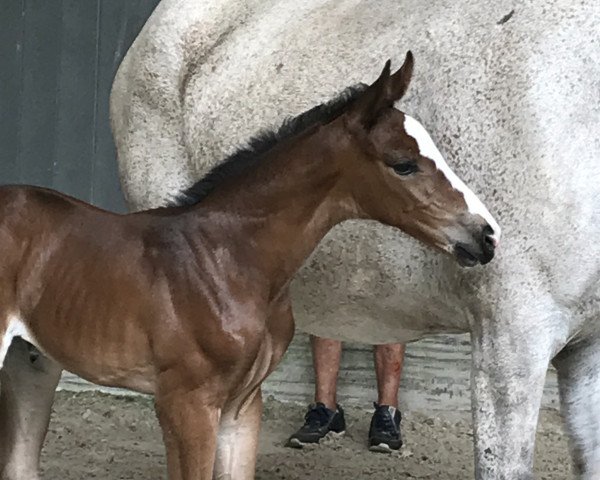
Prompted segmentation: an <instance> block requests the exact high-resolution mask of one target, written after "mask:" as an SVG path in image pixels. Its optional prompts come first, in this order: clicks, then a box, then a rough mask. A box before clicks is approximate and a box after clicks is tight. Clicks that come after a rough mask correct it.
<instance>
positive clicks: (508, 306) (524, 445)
mask: <svg viewBox="0 0 600 480" xmlns="http://www.w3.org/2000/svg"><path fill="white" fill-rule="evenodd" d="M242 3H243V6H241V5H240V2H237V1H225V0H223V1H216V2H195V1H191V0H188V1H185V0H179V1H176V0H163V2H162V3H161V5H159V7H158V9H157V11H156V12H155V13H154V15H153V17H152V18H151V20H150V21H149V22H148V24H147V25H146V27H145V29H144V31H143V32H142V34H141V35H140V36H139V37H138V39H137V40H136V42H135V44H134V45H133V47H132V48H131V49H130V51H129V53H128V55H127V57H126V59H125V61H124V62H123V64H122V66H121V68H120V71H119V73H118V76H117V79H116V82H115V85H114V89H113V97H112V112H113V127H114V131H115V135H116V140H117V146H118V151H119V164H120V169H121V178H122V182H123V186H124V190H125V193H126V196H127V198H128V201H129V203H130V205H131V206H132V207H133V208H142V207H148V206H153V205H159V204H162V203H163V202H164V199H165V198H168V197H169V195H171V194H173V192H176V191H177V190H178V189H179V188H181V187H184V186H187V185H189V184H191V183H193V182H194V180H196V179H197V178H198V177H200V176H201V175H202V174H203V173H204V172H206V171H207V170H208V168H209V167H210V166H211V165H212V164H213V163H214V162H215V161H216V160H217V159H219V158H222V157H223V155H224V154H225V153H227V152H230V151H231V150H232V149H234V148H236V146H237V145H239V144H240V143H242V142H243V141H244V140H245V139H247V138H248V137H249V136H251V135H252V133H253V132H254V131H255V130H256V128H257V127H260V126H269V125H272V124H274V123H277V122H279V121H280V120H281V119H282V118H283V116H284V115H289V114H295V113H299V112H301V111H303V110H304V109H306V108H308V107H310V106H312V105H314V104H315V103H316V102H318V101H322V100H325V99H327V98H328V97H330V96H331V95H332V94H333V93H334V92H336V91H337V90H339V89H341V88H342V87H344V86H347V85H348V84H350V83H354V82H358V81H365V80H366V79H369V78H371V77H372V76H373V75H374V74H375V72H376V71H377V68H378V65H379V64H380V62H381V60H382V59H384V58H387V57H392V58H397V57H398V56H399V55H401V52H403V51H404V49H406V48H412V49H414V51H415V55H416V61H417V68H416V73H415V81H414V82H413V85H412V87H413V89H412V91H411V92H409V96H408V98H407V102H405V103H403V105H402V107H403V108H404V109H406V110H408V111H410V112H412V113H414V114H416V115H418V116H419V117H420V119H421V120H422V121H423V123H424V125H425V126H426V127H427V128H428V129H429V131H430V132H431V133H432V135H433V136H434V138H435V140H436V142H437V143H438V145H439V146H440V147H441V150H442V151H443V153H445V155H446V156H447V157H448V159H449V162H450V163H451V164H452V166H453V167H455V168H456V169H457V171H458V172H459V174H460V175H461V176H462V177H463V178H464V179H465V181H466V183H467V184H468V185H470V186H471V187H473V189H474V190H475V192H476V193H478V194H480V195H481V197H482V199H483V200H484V202H485V203H486V204H487V206H488V207H489V209H490V211H491V212H492V213H493V214H494V215H496V217H497V218H499V222H500V224H501V226H502V227H503V231H504V234H503V242H502V245H501V247H500V249H499V251H498V255H497V258H496V259H495V260H494V262H492V264H490V265H489V266H488V267H486V268H479V269H477V270H475V271H473V270H461V269H460V268H459V267H457V266H456V265H455V264H454V263H453V262H452V260H450V259H447V258H445V257H443V256H442V255H438V254H435V253H433V252H431V251H428V250H426V249H424V248H422V247H420V246H419V245H417V244H416V243H415V242H413V241H411V240H410V239H408V238H407V237H406V236H402V235H399V234H398V233H397V232H394V231H392V230H391V229H386V228H382V227H379V226H370V225H365V224H359V223H347V224H344V225H342V226H341V227H339V228H337V229H335V230H334V231H333V232H331V233H330V235H329V236H328V237H327V238H326V240H325V241H324V242H323V243H322V245H321V247H320V248H319V250H318V251H317V252H316V253H315V255H314V256H313V257H312V259H311V261H310V262H309V263H308V265H306V266H305V268H304V269H303V270H302V272H301V274H300V276H299V278H298V279H297V280H296V282H295V284H294V286H293V292H294V307H295V316H296V318H297V324H298V326H299V328H300V329H301V330H304V331H306V332H310V333H315V334H318V335H322V336H326V337H335V338H340V339H345V340H359V341H363V342H364V341H370V342H373V343H378V342H390V341H402V342H405V341H410V340H414V339H417V338H420V337H422V336H423V335H426V334H429V333H434V332H471V336H472V353H473V368H472V381H473V412H474V426H475V435H476V437H475V443H476V476H477V478H480V479H484V478H485V479H492V478H494V479H500V478H502V479H525V478H531V476H532V457H533V441H534V432H535V425H536V422H537V417H538V410H539V405H540V399H541V395H542V389H543V384H544V378H545V374H546V370H547V368H548V365H549V363H550V362H551V361H552V360H553V359H554V360H555V365H556V366H557V368H558V375H559V381H560V391H561V394H562V402H563V409H564V412H565V414H566V417H567V420H568V425H569V429H570V431H571V435H572V439H573V446H574V449H573V452H574V458H575V462H576V465H577V469H578V471H579V472H580V473H581V474H582V477H583V478H589V479H592V478H600V378H598V377H597V372H596V371H597V369H596V366H595V364H594V363H593V362H594V359H597V361H598V362H600V343H599V342H600V339H597V337H596V336H597V335H598V334H600V318H599V314H600V282H599V278H600V241H599V240H598V239H599V238H600V140H599V139H600V131H599V127H598V121H599V118H600V117H599V105H598V92H599V91H600V84H599V80H600V45H599V43H598V35H597V34H598V31H597V25H598V22H599V21H600V12H599V9H600V8H599V7H598V6H597V5H593V4H592V3H593V2H585V3H584V4H580V3H575V2H567V1H553V2H546V1H541V0H535V1H527V2H523V3H516V2H515V3H514V8H515V12H514V14H513V15H512V16H509V15H507V14H508V13H509V12H510V11H511V10H512V8H513V5H512V4H508V5H507V4H494V5H492V2H476V1H471V2H468V1H463V2H449V1H435V2H428V3H427V4H423V3H422V2H417V1H402V2H398V1H395V0H385V1H365V2H357V1H342V2H339V1H333V0H331V1H325V0H311V1H306V2H294V1H285V0H274V1H260V2H259V1H254V2H253V1H249V2H242ZM597 332H598V333H597Z"/></svg>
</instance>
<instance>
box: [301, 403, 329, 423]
mask: <svg viewBox="0 0 600 480" xmlns="http://www.w3.org/2000/svg"><path fill="white" fill-rule="evenodd" d="M330 416H331V413H330V411H329V410H328V409H327V407H325V406H324V405H316V406H315V407H313V408H311V409H310V410H309V411H308V412H306V415H305V416H304V420H305V421H306V424H307V425H310V426H311V427H321V426H323V425H325V424H326V423H327V422H328V421H329V418H330Z"/></svg>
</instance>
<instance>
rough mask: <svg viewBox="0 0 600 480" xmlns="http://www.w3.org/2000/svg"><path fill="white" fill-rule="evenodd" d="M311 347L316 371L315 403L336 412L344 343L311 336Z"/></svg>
mask: <svg viewBox="0 0 600 480" xmlns="http://www.w3.org/2000/svg"><path fill="white" fill-rule="evenodd" d="M310 345H311V349H312V356H313V368H314V370H315V403H322V404H323V405H325V406H326V407H327V408H328V409H330V410H335V409H336V404H337V399H336V390H337V377H338V373H339V371H340V360H341V358H342V342H340V341H339V340H330V339H328V338H321V337H315V336H313V335H311V337H310Z"/></svg>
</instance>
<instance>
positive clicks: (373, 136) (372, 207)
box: [332, 52, 500, 266]
mask: <svg viewBox="0 0 600 480" xmlns="http://www.w3.org/2000/svg"><path fill="white" fill-rule="evenodd" d="M413 63H414V61H413V56H412V54H411V53H410V52H408V53H407V55H406V60H405V62H404V65H402V67H401V68H400V69H399V70H398V71H397V72H396V73H394V74H390V62H389V60H388V62H387V63H386V65H385V68H384V69H383V72H382V73H381V75H380V77H379V78H378V79H377V80H376V81H375V83H373V84H372V85H370V86H369V87H367V89H366V90H365V91H364V92H363V93H362V94H361V95H360V96H359V97H358V98H357V99H356V100H355V101H354V102H353V103H352V104H351V105H349V107H348V109H347V110H346V111H345V112H344V113H343V114H342V115H341V116H340V117H339V118H338V119H337V121H336V122H335V124H336V125H337V126H338V127H341V128H343V129H344V132H345V133H344V134H343V135H344V138H345V141H344V142H343V143H345V144H346V145H347V148H344V149H342V151H340V154H339V155H338V158H337V161H338V162H339V163H340V165H341V167H340V170H341V175H342V182H344V183H343V185H344V190H345V191H349V192H350V196H351V197H352V199H353V201H354V203H355V204H356V208H357V210H358V211H359V213H360V214H362V215H364V216H366V217H369V218H373V219H376V220H379V221H381V222H383V223H386V224H389V225H392V226H396V227H399V228H401V229H402V230H404V231H405V232H407V233H409V234H410V235H412V236H414V237H416V238H418V239H420V240H422V241H423V242H425V243H427V244H429V245H432V246H434V247H436V248H438V249H440V250H443V251H446V252H448V253H450V254H452V255H454V256H455V257H456V258H457V260H458V261H459V263H460V264H461V265H465V266H473V265H476V264H477V263H481V264H485V263H487V262H489V261H490V260H491V259H492V258H493V256H494V249H495V248H496V246H497V244H498V241H499V238H500V228H499V226H498V224H497V223H496V221H495V220H494V219H493V217H492V216H491V215H490V213H489V212H488V210H487V209H486V207H485V206H484V205H483V204H482V203H481V201H480V200H479V199H478V198H477V197H476V196H475V194H474V193H473V192H472V191H471V190H469V188H467V186H466V185H465V184H464V183H463V182H462V181H461V180H460V179H459V178H458V177H457V176H456V175H455V174H454V172H453V171H452V170H451V169H450V167H449V166H448V165H447V164H446V162H445V161H444V159H443V157H442V155H441V154H440V152H439V150H438V149H437V148H436V146H435V144H434V143H433V141H432V140H431V137H430V136H429V134H428V133H427V131H426V130H425V129H424V128H423V126H422V125H421V124H420V123H419V122H418V121H417V120H415V119H414V118H412V117H410V116H408V115H407V114H405V113H403V112H401V111H399V110H397V109H395V108H394V102H396V101H397V100H399V99H400V98H402V96H403V95H404V93H405V92H406V90H407V88H408V85H409V83H410V79H411V75H412V70H413ZM332 126H333V125H332Z"/></svg>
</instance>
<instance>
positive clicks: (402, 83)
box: [390, 50, 415, 102]
mask: <svg viewBox="0 0 600 480" xmlns="http://www.w3.org/2000/svg"><path fill="white" fill-rule="evenodd" d="M414 66H415V59H414V57H413V54H412V52H411V51H410V50H409V51H408V52H406V58H405V59H404V63H403V64H402V66H401V67H400V68H399V69H398V71H397V72H396V73H394V74H393V75H392V76H391V78H390V87H391V90H392V91H391V95H392V97H393V98H394V102H395V101H396V100H400V99H401V98H402V97H403V96H404V94H405V93H406V90H408V86H409V85H410V80H411V78H412V73H413V67H414Z"/></svg>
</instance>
